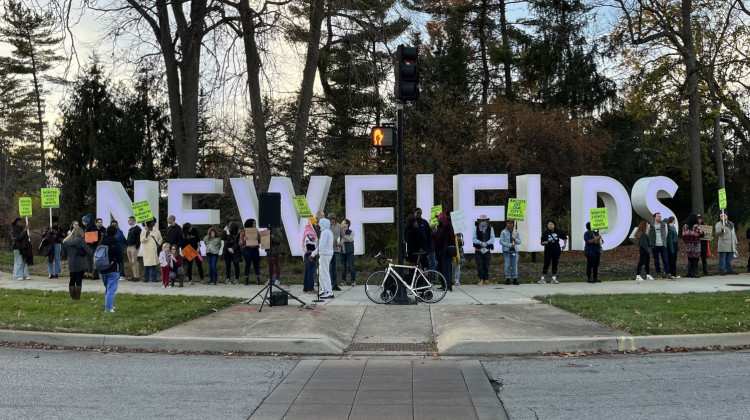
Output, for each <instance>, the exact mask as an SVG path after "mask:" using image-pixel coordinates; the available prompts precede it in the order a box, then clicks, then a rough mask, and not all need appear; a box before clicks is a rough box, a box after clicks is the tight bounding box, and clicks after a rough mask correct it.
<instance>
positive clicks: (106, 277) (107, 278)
mask: <svg viewBox="0 0 750 420" xmlns="http://www.w3.org/2000/svg"><path fill="white" fill-rule="evenodd" d="M100 275H101V277H102V283H104V288H105V289H107V292H106V294H105V296H104V310H105V311H111V310H112V306H113V305H114V304H115V293H117V284H118V283H119V281H120V273H118V272H117V271H115V272H113V273H106V274H105V273H100Z"/></svg>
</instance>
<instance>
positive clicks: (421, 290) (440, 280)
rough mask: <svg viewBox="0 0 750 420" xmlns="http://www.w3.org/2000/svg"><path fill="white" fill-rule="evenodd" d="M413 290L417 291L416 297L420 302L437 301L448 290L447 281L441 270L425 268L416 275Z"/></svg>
mask: <svg viewBox="0 0 750 420" xmlns="http://www.w3.org/2000/svg"><path fill="white" fill-rule="evenodd" d="M430 278H432V280H430ZM414 291H415V292H416V293H417V299H419V300H421V301H422V302H425V303H438V302H440V300H441V299H442V298H444V297H445V294H446V293H447V292H448V283H447V282H446V281H445V277H443V274H442V273H441V272H439V271H436V270H427V271H425V272H423V273H422V275H421V276H417V284H416V285H415V287H414Z"/></svg>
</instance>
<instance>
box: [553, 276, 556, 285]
mask: <svg viewBox="0 0 750 420" xmlns="http://www.w3.org/2000/svg"><path fill="white" fill-rule="evenodd" d="M552 284H557V276H552Z"/></svg>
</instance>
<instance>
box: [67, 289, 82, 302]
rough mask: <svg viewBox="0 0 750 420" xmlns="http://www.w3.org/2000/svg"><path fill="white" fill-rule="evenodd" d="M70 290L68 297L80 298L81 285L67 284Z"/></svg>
mask: <svg viewBox="0 0 750 420" xmlns="http://www.w3.org/2000/svg"><path fill="white" fill-rule="evenodd" d="M68 291H69V292H70V298H71V299H73V300H80V299H81V286H68Z"/></svg>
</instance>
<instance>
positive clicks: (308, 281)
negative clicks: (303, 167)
mask: <svg viewBox="0 0 750 420" xmlns="http://www.w3.org/2000/svg"><path fill="white" fill-rule="evenodd" d="M311 254H312V252H308V253H307V254H305V277H304V278H303V281H302V285H303V290H304V291H305V292H307V291H310V290H315V266H316V265H317V263H318V256H317V255H316V256H315V258H313V259H312V261H310V255H311Z"/></svg>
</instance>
